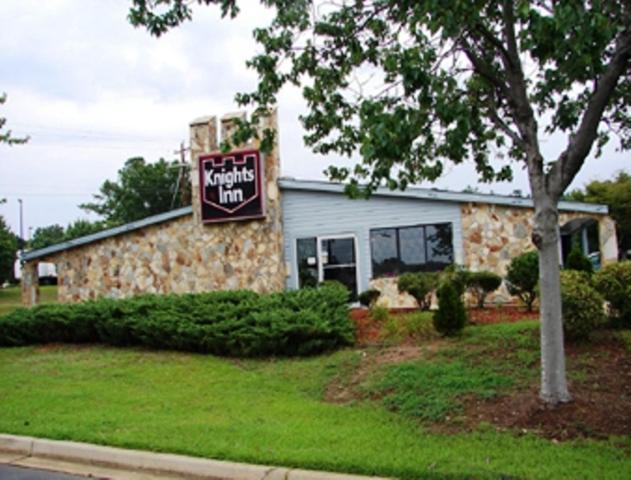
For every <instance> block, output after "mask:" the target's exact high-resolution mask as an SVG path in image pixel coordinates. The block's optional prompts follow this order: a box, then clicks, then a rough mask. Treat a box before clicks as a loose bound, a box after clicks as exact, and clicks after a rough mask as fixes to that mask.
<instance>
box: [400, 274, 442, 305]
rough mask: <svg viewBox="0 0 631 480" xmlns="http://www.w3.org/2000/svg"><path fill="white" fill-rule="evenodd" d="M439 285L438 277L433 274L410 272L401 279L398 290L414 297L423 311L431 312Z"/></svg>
mask: <svg viewBox="0 0 631 480" xmlns="http://www.w3.org/2000/svg"><path fill="white" fill-rule="evenodd" d="M437 283H438V276H437V274H435V273H433V272H414V273H412V272H408V273H404V274H403V275H401V276H400V277H399V281H398V283H397V288H398V289H399V291H400V292H406V293H409V294H410V295H412V297H414V300H416V303H417V304H418V306H419V308H420V309H421V310H429V309H430V307H431V305H432V292H433V291H434V290H435V289H436V287H437Z"/></svg>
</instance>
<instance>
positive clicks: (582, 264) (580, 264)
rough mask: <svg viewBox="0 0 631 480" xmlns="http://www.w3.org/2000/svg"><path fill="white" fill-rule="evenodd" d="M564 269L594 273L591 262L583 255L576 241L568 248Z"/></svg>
mask: <svg viewBox="0 0 631 480" xmlns="http://www.w3.org/2000/svg"><path fill="white" fill-rule="evenodd" d="M565 269H566V270H576V271H578V272H585V273H587V274H588V275H591V274H592V273H594V266H593V265H592V262H590V260H589V258H587V257H586V256H585V254H584V253H583V249H582V248H581V246H580V244H578V243H574V244H573V245H572V250H570V253H569V254H568V256H567V260H566V261H565Z"/></svg>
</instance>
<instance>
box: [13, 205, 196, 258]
mask: <svg viewBox="0 0 631 480" xmlns="http://www.w3.org/2000/svg"><path fill="white" fill-rule="evenodd" d="M192 213H193V207H190V206H189V207H182V208H178V209H177V210H171V211H170V212H164V213H159V214H158V215H152V216H151V217H146V218H143V219H142V220H136V221H135V222H130V223H126V224H124V225H121V226H119V227H114V228H108V229H107V230H102V231H100V232H97V233H93V234H91V235H86V236H85V237H79V238H74V239H72V240H66V241H65V242H61V243H56V244H55V245H50V246H48V247H44V248H40V249H37V250H31V251H29V252H25V253H23V254H22V260H25V261H28V260H34V259H36V258H40V257H45V256H47V255H50V254H52V253H57V252H61V251H63V250H68V249H70V248H74V247H79V246H81V245H86V244H88V243H92V242H96V241H97V240H103V239H105V238H109V237H114V236H116V235H120V234H121V233H127V232H131V231H133V230H138V229H139V228H144V227H148V226H149V225H155V224H156V223H162V222H166V221H167V220H173V219H174V218H179V217H183V216H185V215H190V214H192Z"/></svg>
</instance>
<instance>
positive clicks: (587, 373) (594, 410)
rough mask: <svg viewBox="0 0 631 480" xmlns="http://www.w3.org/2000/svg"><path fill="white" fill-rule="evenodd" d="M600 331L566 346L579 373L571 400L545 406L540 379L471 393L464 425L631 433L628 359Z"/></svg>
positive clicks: (570, 434)
mask: <svg viewBox="0 0 631 480" xmlns="http://www.w3.org/2000/svg"><path fill="white" fill-rule="evenodd" d="M600 333H601V335H600V336H599V338H598V340H596V341H594V342H592V343H586V344H583V345H568V347H567V351H566V353H567V359H568V371H569V372H570V375H571V374H572V372H580V373H581V374H580V376H579V377H578V378H574V380H571V381H570V382H569V383H570V384H569V388H570V392H571V393H572V395H573V400H572V401H571V402H570V403H567V404H562V405H559V406H556V407H550V406H547V405H546V404H544V403H543V402H542V401H541V400H540V399H539V397H538V394H539V392H538V388H539V386H538V385H532V387H531V388H530V389H529V390H527V391H522V392H516V393H514V394H512V395H507V396H503V397H500V398H495V399H491V400H481V399H477V398H470V399H468V400H467V401H466V402H465V415H466V418H467V424H468V426H469V427H474V426H476V425H477V424H479V423H481V422H487V423H490V424H493V425H495V426H497V427H499V428H506V429H512V430H514V429H518V430H520V431H523V432H533V433H536V434H537V435H540V436H543V437H545V438H550V439H555V440H569V439H572V438H577V437H592V438H606V437H607V436H609V435H631V359H630V358H629V355H628V354H627V352H626V351H625V347H624V345H623V344H622V342H621V341H620V340H619V339H618V338H616V336H615V335H614V334H613V333H612V332H600ZM437 427H438V428H439V429H442V428H441V427H440V426H437ZM443 427H445V426H443ZM447 429H449V428H447Z"/></svg>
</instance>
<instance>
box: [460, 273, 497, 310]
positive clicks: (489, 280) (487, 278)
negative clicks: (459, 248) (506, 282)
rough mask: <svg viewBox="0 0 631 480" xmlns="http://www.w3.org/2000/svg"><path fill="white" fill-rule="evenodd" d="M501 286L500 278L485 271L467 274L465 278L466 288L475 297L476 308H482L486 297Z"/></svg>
mask: <svg viewBox="0 0 631 480" xmlns="http://www.w3.org/2000/svg"><path fill="white" fill-rule="evenodd" d="M501 284H502V277H500V276H499V275H497V274H495V273H493V272H489V271H486V270H482V271H480V272H469V275H468V278H467V288H468V290H469V291H470V292H471V294H472V295H473V296H474V297H475V300H476V304H477V306H478V308H484V301H485V300H486V297H487V296H488V295H489V294H490V293H492V292H494V291H495V290H497V289H498V288H500V285H501Z"/></svg>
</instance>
